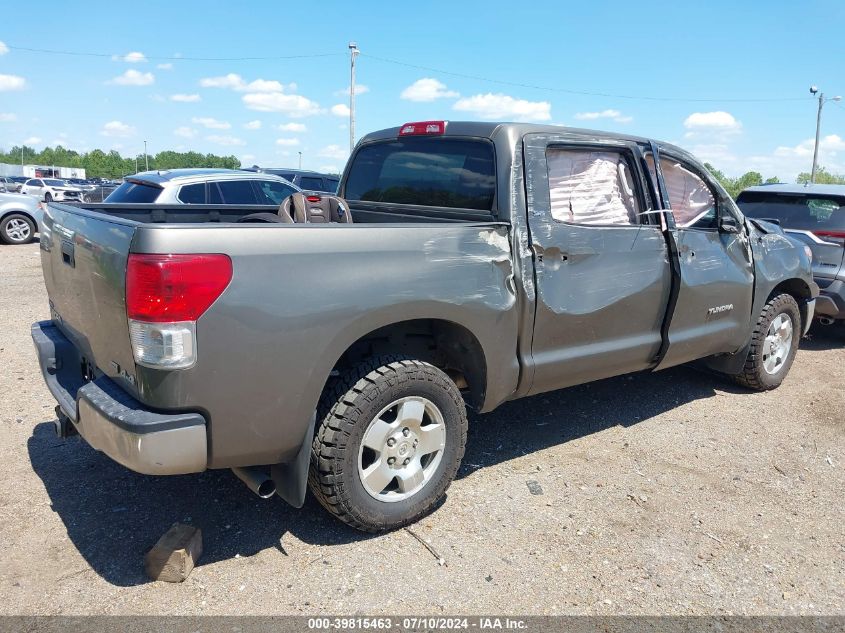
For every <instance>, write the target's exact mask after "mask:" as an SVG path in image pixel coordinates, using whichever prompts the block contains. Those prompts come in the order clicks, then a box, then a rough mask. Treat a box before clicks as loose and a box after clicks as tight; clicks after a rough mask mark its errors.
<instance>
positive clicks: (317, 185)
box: [299, 176, 323, 191]
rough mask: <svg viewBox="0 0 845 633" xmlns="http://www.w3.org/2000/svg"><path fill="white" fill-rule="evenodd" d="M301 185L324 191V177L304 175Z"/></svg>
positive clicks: (304, 187)
mask: <svg viewBox="0 0 845 633" xmlns="http://www.w3.org/2000/svg"><path fill="white" fill-rule="evenodd" d="M299 186H300V187H302V188H303V189H316V190H317V191H322V189H323V179H322V178H315V177H314V176H303V177H302V180H301V181H300V182H299Z"/></svg>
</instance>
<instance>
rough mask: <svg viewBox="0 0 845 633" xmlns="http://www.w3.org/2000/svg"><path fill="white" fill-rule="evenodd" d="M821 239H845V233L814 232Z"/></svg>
mask: <svg viewBox="0 0 845 633" xmlns="http://www.w3.org/2000/svg"><path fill="white" fill-rule="evenodd" d="M813 233H815V234H816V235H818V236H819V237H822V238H824V237H836V238H839V239H842V238H845V231H813Z"/></svg>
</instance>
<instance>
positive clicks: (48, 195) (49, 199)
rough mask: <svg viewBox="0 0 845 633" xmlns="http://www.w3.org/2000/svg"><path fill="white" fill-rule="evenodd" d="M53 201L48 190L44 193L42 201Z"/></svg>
mask: <svg viewBox="0 0 845 633" xmlns="http://www.w3.org/2000/svg"><path fill="white" fill-rule="evenodd" d="M52 201H53V194H52V193H50V192H49V191H48V192H47V193H45V194H44V202H52Z"/></svg>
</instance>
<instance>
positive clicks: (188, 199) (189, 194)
mask: <svg viewBox="0 0 845 633" xmlns="http://www.w3.org/2000/svg"><path fill="white" fill-rule="evenodd" d="M176 197H177V198H179V201H180V202H184V203H185V204H205V183H204V182H201V183H198V184H196V185H185V186H184V187H182V188H181V189H180V190H179V195H178V196H176Z"/></svg>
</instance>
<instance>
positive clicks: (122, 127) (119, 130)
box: [100, 121, 135, 137]
mask: <svg viewBox="0 0 845 633" xmlns="http://www.w3.org/2000/svg"><path fill="white" fill-rule="evenodd" d="M100 134H102V135H103V136H118V137H127V136H132V135H133V134H135V128H134V127H132V126H131V125H127V124H126V123H123V122H121V121H109V122H108V123H106V124H105V125H104V126H103V129H102V130H101V131H100Z"/></svg>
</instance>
